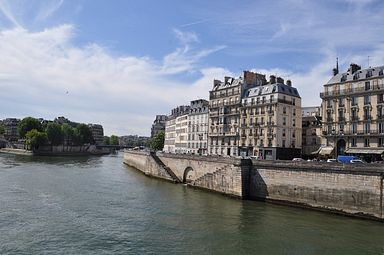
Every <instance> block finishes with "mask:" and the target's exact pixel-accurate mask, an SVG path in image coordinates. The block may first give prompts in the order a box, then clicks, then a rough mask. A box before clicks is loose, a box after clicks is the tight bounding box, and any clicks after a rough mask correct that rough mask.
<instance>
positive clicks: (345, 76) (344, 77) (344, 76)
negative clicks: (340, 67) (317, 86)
mask: <svg viewBox="0 0 384 255" xmlns="http://www.w3.org/2000/svg"><path fill="white" fill-rule="evenodd" d="M346 80H347V75H346V74H343V76H341V82H343V81H346Z"/></svg>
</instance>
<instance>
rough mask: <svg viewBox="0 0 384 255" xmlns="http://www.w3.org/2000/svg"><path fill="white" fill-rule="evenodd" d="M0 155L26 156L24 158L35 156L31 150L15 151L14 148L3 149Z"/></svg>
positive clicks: (0, 150)
mask: <svg viewBox="0 0 384 255" xmlns="http://www.w3.org/2000/svg"><path fill="white" fill-rule="evenodd" d="M0 153H6V154H14V155H24V156H33V152H32V151H30V150H24V149H13V148H2V149H0Z"/></svg>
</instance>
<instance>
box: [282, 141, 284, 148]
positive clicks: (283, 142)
mask: <svg viewBox="0 0 384 255" xmlns="http://www.w3.org/2000/svg"><path fill="white" fill-rule="evenodd" d="M282 147H283V148H285V140H282Z"/></svg>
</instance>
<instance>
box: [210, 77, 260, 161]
mask: <svg viewBox="0 0 384 255" xmlns="http://www.w3.org/2000/svg"><path fill="white" fill-rule="evenodd" d="M264 84H266V79H265V75H262V74H258V73H254V72H249V71H244V72H243V75H242V76H241V77H239V78H232V77H224V81H220V80H214V81H213V88H212V90H211V91H210V92H209V131H208V153H209V154H211V155H228V156H238V155H240V151H239V146H240V134H239V131H240V129H239V127H240V109H241V99H242V96H243V95H244V93H245V91H246V90H247V89H250V88H253V87H256V86H261V85H264Z"/></svg>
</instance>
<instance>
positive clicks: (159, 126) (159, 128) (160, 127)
mask: <svg viewBox="0 0 384 255" xmlns="http://www.w3.org/2000/svg"><path fill="white" fill-rule="evenodd" d="M166 120H167V116H166V115H156V119H155V120H154V121H153V124H152V128H151V138H153V137H155V136H156V135H157V134H158V133H160V132H164V131H165V121H166Z"/></svg>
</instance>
